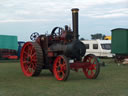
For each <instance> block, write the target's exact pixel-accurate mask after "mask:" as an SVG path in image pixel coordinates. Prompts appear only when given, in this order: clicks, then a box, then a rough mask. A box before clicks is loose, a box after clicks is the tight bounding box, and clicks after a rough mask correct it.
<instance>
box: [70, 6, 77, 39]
mask: <svg viewBox="0 0 128 96" xmlns="http://www.w3.org/2000/svg"><path fill="white" fill-rule="evenodd" d="M71 11H72V27H73V34H74V40H78V39H79V32H78V27H79V26H78V11H79V9H78V8H73V9H72V10H71Z"/></svg>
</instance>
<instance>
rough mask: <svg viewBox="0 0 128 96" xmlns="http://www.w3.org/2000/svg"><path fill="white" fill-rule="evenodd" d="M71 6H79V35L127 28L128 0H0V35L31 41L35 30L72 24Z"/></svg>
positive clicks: (42, 30)
mask: <svg viewBox="0 0 128 96" xmlns="http://www.w3.org/2000/svg"><path fill="white" fill-rule="evenodd" d="M72 8H79V9H80V11H79V34H80V37H83V38H85V39H90V34H95V33H102V34H105V35H111V30H112V29H114V28H128V0H0V35H1V34H2V35H3V34H4V35H16V36H18V40H23V41H28V40H30V39H29V37H30V35H31V33H33V32H39V33H40V34H45V33H46V32H48V33H50V32H51V30H52V29H53V28H54V27H56V26H60V27H63V26H64V25H69V26H72V14H71V9H72Z"/></svg>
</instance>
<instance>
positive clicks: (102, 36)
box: [91, 33, 105, 40]
mask: <svg viewBox="0 0 128 96" xmlns="http://www.w3.org/2000/svg"><path fill="white" fill-rule="evenodd" d="M104 37H105V35H104V34H101V33H96V34H91V39H92V40H95V39H100V40H103V39H104Z"/></svg>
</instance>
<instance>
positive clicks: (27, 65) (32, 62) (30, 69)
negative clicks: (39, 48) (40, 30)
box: [20, 42, 37, 77]
mask: <svg viewBox="0 0 128 96" xmlns="http://www.w3.org/2000/svg"><path fill="white" fill-rule="evenodd" d="M20 62H21V68H22V71H23V72H24V75H26V76H28V77H30V76H32V75H33V74H34V72H35V69H36V65H37V56H36V50H35V48H34V46H33V45H32V43H30V42H27V43H25V44H24V46H23V48H22V51H21V58H20Z"/></svg>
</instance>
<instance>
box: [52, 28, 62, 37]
mask: <svg viewBox="0 0 128 96" xmlns="http://www.w3.org/2000/svg"><path fill="white" fill-rule="evenodd" d="M63 31H64V29H63V28H61V27H55V28H54V29H53V30H52V32H51V35H52V36H53V38H56V37H60V36H61V34H62V32H63Z"/></svg>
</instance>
